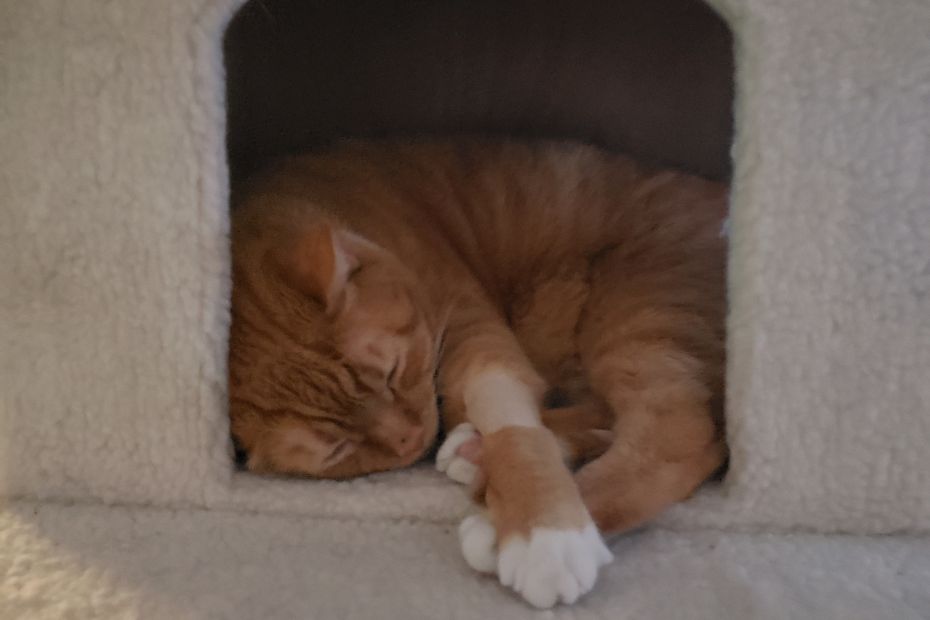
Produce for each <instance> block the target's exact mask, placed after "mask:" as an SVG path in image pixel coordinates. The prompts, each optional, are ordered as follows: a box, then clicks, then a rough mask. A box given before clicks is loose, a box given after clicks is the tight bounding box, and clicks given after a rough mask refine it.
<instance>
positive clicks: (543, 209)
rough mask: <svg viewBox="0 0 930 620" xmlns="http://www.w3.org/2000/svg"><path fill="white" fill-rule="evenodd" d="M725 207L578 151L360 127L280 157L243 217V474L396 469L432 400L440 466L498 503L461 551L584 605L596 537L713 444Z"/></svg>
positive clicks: (681, 181)
mask: <svg viewBox="0 0 930 620" xmlns="http://www.w3.org/2000/svg"><path fill="white" fill-rule="evenodd" d="M725 215H726V187H724V186H721V185H718V184H715V183H711V182H709V181H705V180H702V179H699V178H696V177H693V176H689V175H686V174H682V173H678V172H671V171H661V170H651V169H647V168H645V167H642V166H640V165H638V164H636V163H634V162H632V161H631V160H629V159H627V158H625V157H623V156H620V155H614V154H608V153H605V152H602V151H600V150H597V149H594V148H592V147H588V146H582V145H576V144H567V143H537V144H521V143H516V142H507V141H486V140H478V139H461V140H455V141H447V142H441V141H439V142H429V141H424V142H385V143H351V142H350V143H345V144H341V145H339V146H337V147H336V148H334V149H332V150H331V151H329V152H327V153H324V154H320V155H305V156H301V157H295V158H291V159H287V160H285V161H282V162H280V163H279V164H277V165H276V166H274V167H273V168H271V169H270V170H269V171H267V172H266V173H265V174H263V175H261V176H260V177H258V178H256V179H254V180H253V181H252V182H251V183H250V184H249V186H248V187H247V188H246V189H245V190H244V191H242V192H241V193H239V195H237V196H236V198H235V206H234V212H233V238H232V249H233V265H234V280H233V299H232V319H233V320H232V327H231V334H230V368H229V373H230V383H229V386H230V416H231V424H232V433H233V435H234V437H235V439H236V441H237V443H238V444H239V446H240V447H241V449H242V450H243V451H244V452H245V453H246V454H247V466H248V467H249V469H251V470H253V471H257V472H270V473H290V474H300V475H308V476H314V477H323V478H345V477H350V476H356V475H361V474H365V473H370V472H374V471H381V470H386V469H393V468H398V467H404V466H406V465H409V464H411V463H413V462H415V461H416V460H418V459H419V458H421V457H422V456H423V454H424V453H425V452H426V451H428V450H429V448H430V446H431V444H432V443H433V441H434V439H435V437H436V434H437V428H438V425H439V413H438V411H437V407H436V398H437V394H438V395H441V396H442V397H443V402H444V405H443V414H442V418H443V423H444V425H445V427H446V429H447V438H446V443H445V444H444V445H443V447H442V448H441V449H440V451H439V453H438V457H437V463H438V467H439V468H440V469H441V470H443V471H446V472H447V473H448V474H449V475H450V476H451V477H453V478H455V479H458V480H460V481H463V482H471V483H472V484H473V491H474V494H475V497H476V499H477V500H478V502H479V503H480V504H482V505H483V508H482V510H481V512H479V513H477V514H475V515H472V516H470V517H468V518H466V519H465V521H464V522H463V523H462V525H461V527H460V538H461V545H462V552H463V554H464V556H465V559H466V561H467V562H468V563H469V564H470V565H471V566H472V567H474V568H475V569H477V570H479V571H483V572H490V573H496V574H497V576H498V578H499V579H500V581H501V583H503V584H504V585H507V586H510V587H511V588H513V589H514V590H516V591H517V592H519V593H520V594H521V595H522V596H523V597H524V598H525V599H526V600H527V601H528V602H530V603H531V604H533V605H536V606H538V607H549V606H552V605H553V604H556V603H558V602H564V603H572V602H574V601H575V600H576V599H577V598H578V597H579V596H581V595H583V594H584V593H585V592H587V591H588V590H590V589H591V588H592V587H593V585H594V583H595V580H596V577H597V573H598V571H599V569H600V567H601V566H602V565H604V564H605V563H606V562H608V561H609V560H610V557H611V555H610V552H609V551H608V550H607V548H606V547H605V546H604V544H603V542H602V539H601V533H607V532H615V531H620V530H624V529H628V528H631V527H634V526H637V525H639V524H641V523H643V522H645V521H647V520H648V519H650V518H652V517H653V516H655V515H656V514H658V513H659V512H660V511H662V510H663V509H664V508H666V507H667V506H669V505H670V504H672V503H674V502H676V501H679V500H681V499H683V498H686V497H687V496H688V495H689V494H691V493H692V492H693V491H694V490H695V489H696V487H698V486H699V485H700V484H701V483H702V482H703V481H704V480H705V479H707V478H708V477H709V476H710V475H711V474H712V473H713V472H714V471H715V470H717V469H718V468H720V467H721V465H722V463H723V461H724V458H725V446H724V442H723V433H722V428H721V420H720V412H719V403H720V399H721V395H722V392H723V372H722V371H723V342H724V333H723V316H724V308H725V299H724V261H725V242H724V240H723V239H722V238H721V235H720V230H721V225H722V223H723V221H724V218H725ZM553 391H555V392H558V393H559V394H560V395H561V397H560V398H561V400H562V401H563V402H560V403H555V404H553V406H552V407H549V408H547V407H546V406H544V401H545V399H546V397H547V396H546V395H547V393H548V394H551V393H553ZM550 404H552V403H550ZM575 465H580V468H579V469H578V470H577V471H575V472H573V471H572V468H573V466H575Z"/></svg>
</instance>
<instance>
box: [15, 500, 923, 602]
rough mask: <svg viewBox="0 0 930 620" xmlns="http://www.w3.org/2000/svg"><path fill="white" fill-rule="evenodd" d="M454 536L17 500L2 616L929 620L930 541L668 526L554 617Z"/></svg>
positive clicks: (623, 552)
mask: <svg viewBox="0 0 930 620" xmlns="http://www.w3.org/2000/svg"><path fill="white" fill-rule="evenodd" d="M452 529H453V528H451V527H448V526H446V527H444V526H437V525H426V524H422V523H410V522H381V523H358V522H352V521H345V522H339V521H333V520H326V519H318V518H312V517H298V516H292V515H291V516H275V515H258V514H242V513H238V514H237V513H228V512H223V511H198V510H178V511H168V510H155V509H148V510H141V509H126V508H119V507H105V506H59V505H55V504H53V503H47V504H33V503H25V502H24V503H17V504H15V505H11V506H9V507H8V508H7V509H6V510H5V511H0V618H2V619H3V620H14V619H16V620H18V619H21V618H28V619H29V620H44V619H49V620H58V619H60V618H80V619H81V620H93V619H95V618H145V619H153V618H165V619H166V620H167V619H170V620H185V619H194V618H196V619H205V618H242V619H247V620H251V619H258V618H281V619H296V618H306V619H313V620H337V619H356V618H357V619H368V618H371V619H376V618H377V619H379V620H382V619H383V620H399V619H403V620H436V619H449V620H453V619H454V620H488V619H494V620H516V619H518V618H519V619H522V618H527V619H530V618H536V619H539V618H552V619H559V618H564V619H569V618H571V619H575V620H596V619H603V620H625V619H629V620H633V619H644V618H645V619H656V620H663V619H672V618H690V619H704V618H706V619H715V620H719V619H727V618H733V619H739V620H791V619H797V620H815V619H816V620H919V619H922V618H928V617H930V589H928V588H927V584H928V583H930V540H927V539H923V540H921V539H914V538H908V537H905V536H898V537H874V538H868V537H854V536H824V535H805V534H788V535H772V534H755V535H751V534H737V533H723V532H712V531H706V532H702V533H693V534H682V533H675V532H668V531H653V532H646V533H640V534H636V535H632V536H628V537H625V538H624V539H623V540H621V541H618V542H617V543H615V544H614V545H613V549H614V553H615V554H616V556H617V558H616V560H615V561H614V563H613V564H612V565H611V566H609V567H607V568H606V569H605V571H604V572H603V573H602V575H601V577H600V581H599V584H598V587H597V588H596V589H595V590H594V591H593V592H592V593H591V594H589V595H587V596H586V597H585V598H583V599H582V600H581V601H580V602H579V603H578V604H576V605H575V606H573V607H571V608H564V607H563V608H555V609H554V610H552V611H549V612H539V611H537V610H535V609H532V608H530V607H529V606H528V605H526V604H525V603H523V602H522V601H520V600H519V599H517V598H516V597H514V596H512V595H511V594H510V593H509V592H508V591H507V590H506V589H504V588H502V587H500V586H499V585H497V584H496V583H495V582H494V581H493V580H491V579H488V578H483V577H478V576H476V575H475V574H473V573H472V572H471V571H470V569H468V568H467V566H466V565H465V563H464V561H463V560H462V559H461V558H459V556H458V549H457V547H456V545H455V541H454V536H453V535H452V533H451V530H452Z"/></svg>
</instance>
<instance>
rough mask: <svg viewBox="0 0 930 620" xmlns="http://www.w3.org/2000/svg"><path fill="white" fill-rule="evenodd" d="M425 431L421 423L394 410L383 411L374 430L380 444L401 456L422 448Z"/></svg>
mask: <svg viewBox="0 0 930 620" xmlns="http://www.w3.org/2000/svg"><path fill="white" fill-rule="evenodd" d="M425 432H426V431H425V429H424V428H423V425H422V424H419V423H412V422H411V420H410V419H409V418H407V417H406V416H404V415H401V414H398V413H396V412H394V411H389V412H384V413H383V414H382V415H381V419H380V420H379V424H378V426H377V427H376V428H375V431H374V433H375V436H376V437H377V438H378V440H379V441H380V442H381V444H382V445H384V446H385V447H386V448H388V449H389V450H390V451H391V452H393V453H394V454H396V455H397V456H399V457H401V458H404V457H407V456H410V455H412V454H414V453H416V452H419V451H420V450H422V449H423V442H424V439H425Z"/></svg>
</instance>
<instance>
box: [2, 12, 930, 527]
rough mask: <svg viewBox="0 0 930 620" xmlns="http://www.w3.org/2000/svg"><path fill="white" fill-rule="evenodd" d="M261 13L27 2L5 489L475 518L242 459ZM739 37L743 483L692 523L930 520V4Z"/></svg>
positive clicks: (16, 74)
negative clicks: (239, 84) (253, 102)
mask: <svg viewBox="0 0 930 620" xmlns="http://www.w3.org/2000/svg"><path fill="white" fill-rule="evenodd" d="M238 5H239V2H238V1H237V0H213V1H208V0H199V1H196V0H173V1H165V2H149V1H146V0H122V1H120V2H98V1H96V0H40V1H36V2H28V3H27V2H18V3H17V2H5V3H2V4H0V221H2V222H3V225H2V227H0V291H2V295H0V398H2V407H0V496H7V497H18V498H31V499H34V500H43V499H55V500H63V499H78V500H81V501H103V502H119V503H130V504H145V505H155V506H163V507H175V508H178V507H188V508H217V509H224V510H234V511H243V510H244V511H269V512H276V513H290V514H298V513H300V514H304V515H308V516H317V517H351V518H354V519H367V520H372V521H377V520H378V519H384V518H405V517H410V518H415V519H418V520H421V521H423V522H430V523H451V522H454V521H455V520H456V519H457V518H458V517H459V516H460V515H461V514H462V512H463V511H464V510H465V509H466V501H465V498H464V495H463V494H462V493H461V491H460V490H458V489H456V488H454V487H453V486H452V485H451V484H449V483H447V482H446V481H445V480H443V479H442V478H441V477H439V476H437V475H434V474H432V473H430V472H425V471H412V472H402V473H399V474H392V475H386V476H379V477H374V478H372V479H367V480H362V481H357V482H354V483H348V484H335V483H310V482H285V481H269V480H258V479H254V478H249V477H247V476H242V475H240V474H234V473H233V469H232V466H231V459H230V453H229V441H228V428H227V420H226V411H225V356H226V350H225V347H226V330H227V325H228V296H229V250H228V241H227V229H228V225H229V218H228V208H227V191H226V185H227V178H226V177H227V174H226V166H225V161H224V144H223V137H224V105H223V104H224V102H223V86H224V85H223V72H222V59H221V53H220V47H221V38H222V34H223V29H224V27H225V24H226V23H227V21H228V19H229V17H230V16H231V14H232V13H233V12H234V11H235V10H236V9H237V8H238ZM715 5H716V6H717V8H718V9H720V10H721V12H722V13H723V14H724V15H725V16H726V17H727V19H728V20H729V21H730V23H731V25H732V27H733V28H734V31H735V33H736V39H737V64H738V76H737V77H738V91H739V96H738V101H737V105H736V110H737V135H738V138H737V144H736V147H735V156H736V166H735V171H736V177H735V183H734V191H733V214H732V246H733V254H732V265H731V290H730V292H731V300H732V313H731V317H730V351H729V364H730V369H729V396H728V411H727V418H728V425H729V434H730V444H731V447H732V450H733V459H732V467H731V471H730V474H729V476H728V478H727V480H726V482H725V483H724V484H723V485H722V486H720V487H718V488H715V489H711V490H709V491H708V492H705V493H703V494H701V495H700V496H699V497H698V498H696V499H695V500H694V501H692V502H690V503H689V504H688V505H685V506H682V507H679V508H677V509H675V510H673V511H672V512H670V513H669V514H668V515H667V516H666V517H665V518H664V520H663V521H662V523H664V524H665V525H666V526H668V527H674V528H679V529H682V528H693V527H701V526H709V527H715V528H723V527H729V528H742V529H746V528H756V529H758V528H766V527H767V528H772V529H777V530H789V529H806V530H820V531H850V532H858V533H884V532H894V531H907V530H909V531H915V532H916V531H926V530H928V529H930V473H928V469H927V466H926V464H927V463H930V414H928V412H930V381H928V380H927V379H928V376H930V295H928V292H930V144H928V140H930V137H928V136H930V105H927V102H928V100H930V37H928V36H927V31H928V27H930V5H928V4H927V3H926V2H923V1H922V0H910V1H908V0H900V1H897V2H879V1H878V0H872V1H869V0H863V1H862V2H857V3H849V2H847V1H846V0H821V1H819V2H816V3H802V2H796V1H794V0H718V1H717V2H715Z"/></svg>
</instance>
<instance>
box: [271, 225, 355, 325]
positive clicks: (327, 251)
mask: <svg viewBox="0 0 930 620" xmlns="http://www.w3.org/2000/svg"><path fill="white" fill-rule="evenodd" d="M350 245H351V239H350V238H349V237H348V234H347V233H345V232H342V231H340V230H338V229H337V228H335V227H334V226H333V225H332V224H330V223H326V222H323V223H319V224H314V225H313V226H310V227H309V228H308V229H307V230H305V231H303V232H302V233H300V234H299V235H298V236H297V237H296V239H295V242H294V243H293V244H291V246H290V247H288V248H286V249H285V250H284V251H283V254H282V255H280V256H279V263H280V264H281V267H282V268H283V270H284V276H285V278H286V279H287V281H288V282H289V284H290V285H291V286H293V287H294V288H296V289H297V290H299V291H300V292H302V293H303V294H305V295H307V296H309V297H311V298H313V299H315V300H316V301H318V302H319V303H320V304H322V305H323V307H324V308H326V310H327V311H333V310H334V309H336V308H337V307H338V306H339V305H340V303H341V301H342V299H343V297H344V296H345V289H346V284H347V283H348V281H349V278H350V277H351V275H352V272H353V271H355V270H356V269H358V267H359V260H358V258H357V256H356V255H355V253H354V252H352V250H351V249H350V247H349V246H350Z"/></svg>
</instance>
